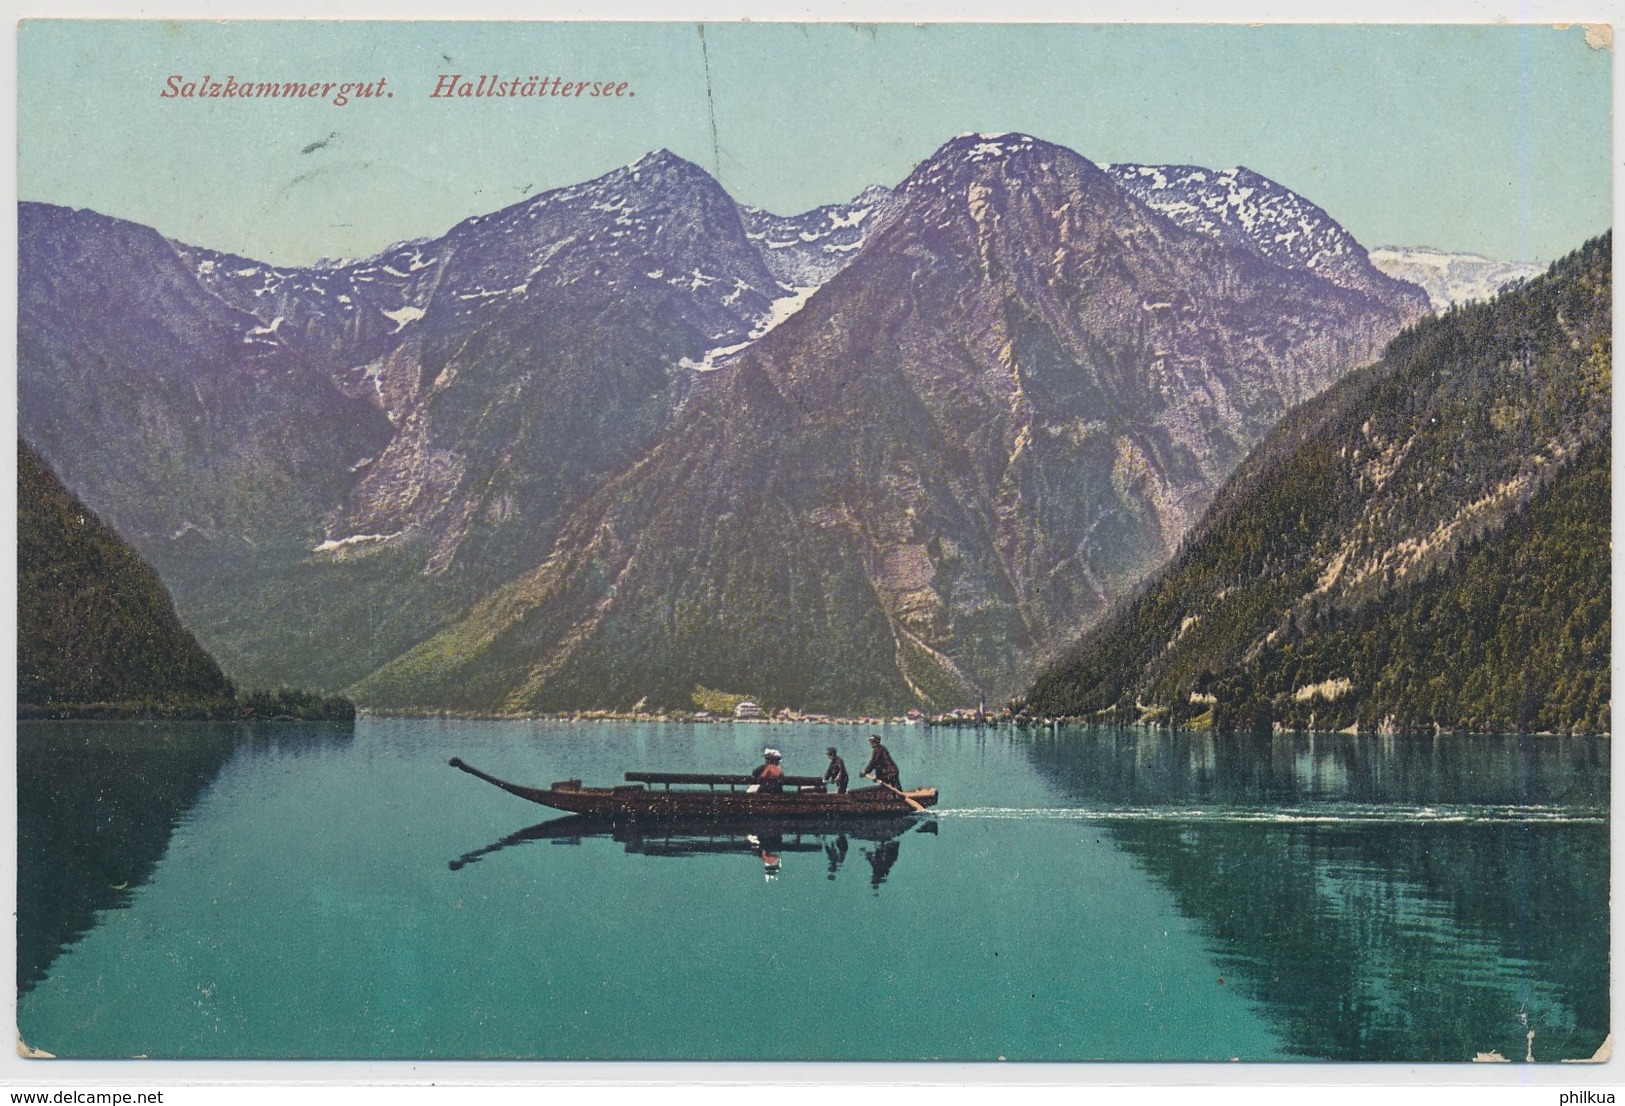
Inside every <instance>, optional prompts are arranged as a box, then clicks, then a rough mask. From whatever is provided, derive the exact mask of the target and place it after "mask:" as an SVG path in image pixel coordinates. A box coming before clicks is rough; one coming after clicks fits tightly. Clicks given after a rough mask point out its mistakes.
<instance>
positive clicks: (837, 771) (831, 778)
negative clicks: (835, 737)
mask: <svg viewBox="0 0 1625 1106" xmlns="http://www.w3.org/2000/svg"><path fill="white" fill-rule="evenodd" d="M847 779H848V777H847V774H846V761H844V760H842V759H841V755H840V754H839V753H837V752H836V751H835V746H833V745H831V746H830V747H829V767H828V768H826V769H824V782H825V783H827V784H828V783H833V784H834V785H835V793H836V794H837V795H845V794H846V783H847Z"/></svg>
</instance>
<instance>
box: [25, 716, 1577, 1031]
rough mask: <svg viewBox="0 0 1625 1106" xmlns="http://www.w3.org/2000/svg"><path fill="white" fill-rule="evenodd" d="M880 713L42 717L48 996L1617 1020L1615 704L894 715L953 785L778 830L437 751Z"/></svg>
mask: <svg viewBox="0 0 1625 1106" xmlns="http://www.w3.org/2000/svg"><path fill="white" fill-rule="evenodd" d="M869 732H870V731H868V730H860V729H857V728H854V727H847V726H819V725H789V726H782V725H776V726H771V727H769V726H765V725H746V724H723V725H711V726H687V725H662V724H647V723H646V724H638V725H631V724H612V723H581V724H571V723H560V722H534V723H514V722H465V721H418V720H413V721H395V720H377V719H366V720H362V721H360V722H358V723H357V724H356V725H355V726H354V728H353V729H352V728H350V727H334V726H319V725H298V724H291V723H290V724H284V725H278V726H260V727H242V726H209V725H202V724H191V725H159V724H114V723H90V724H71V723H29V724H23V725H21V726H20V733H19V748H18V776H19V830H18V838H19V856H20V870H19V873H18V903H19V907H18V909H19V920H18V961H19V964H18V978H19V983H20V992H21V993H20V995H19V1000H18V1023H19V1028H20V1032H21V1035H22V1037H23V1039H24V1040H25V1041H26V1042H27V1044H28V1045H30V1046H31V1047H34V1048H39V1049H44V1050H45V1051H47V1052H50V1053H53V1054H55V1055H57V1056H63V1057H124V1056H137V1055H141V1056H149V1057H154V1058H167V1057H197V1058H209V1057H253V1058H274V1057H287V1058H312V1059H315V1058H341V1057H354V1058H424V1059H430V1058H444V1059H453V1058H457V1059H492V1058H510V1057H512V1058H537V1059H610V1060H613V1059H703V1060H731V1059H740V1060H758V1059H788V1060H920V1059H942V1060H997V1059H999V1058H1001V1057H1002V1058H1006V1059H1008V1060H1011V1061H1022V1060H1026V1061H1037V1060H1044V1061H1052V1060H1090V1059H1103V1060H1134V1061H1156V1060H1230V1059H1232V1058H1240V1059H1243V1060H1294V1059H1334V1060H1360V1059H1369V1060H1440V1061H1466V1060H1470V1059H1472V1058H1473V1056H1474V1055H1475V1054H1477V1053H1483V1052H1490V1051H1497V1052H1499V1053H1501V1054H1502V1055H1504V1056H1506V1057H1507V1058H1509V1059H1514V1060H1521V1059H1523V1058H1524V1057H1525V1055H1526V1054H1532V1055H1533V1056H1534V1058H1535V1059H1537V1060H1558V1059H1564V1058H1578V1057H1589V1056H1590V1055H1592V1053H1593V1052H1595V1051H1596V1049H1597V1047H1598V1046H1599V1045H1600V1044H1601V1043H1602V1041H1603V1038H1604V1037H1605V1036H1606V1035H1607V1032H1608V975H1609V972H1608V952H1609V948H1608V925H1609V915H1608V821H1607V820H1608V771H1609V747H1608V743H1607V741H1606V740H1596V739H1579V738H1574V739H1569V738H1524V739H1520V738H1516V737H1504V738H1502V737H1456V738H1452V737H1440V738H1434V739H1421V740H1406V739H1394V738H1379V737H1350V736H1342V735H1335V736H1333V735H1315V736H1291V735H1276V736H1273V737H1267V736H1264V737H1250V736H1234V737H1214V736H1208V735H1199V734H1172V735H1170V734H1165V733H1148V732H1142V731H1095V730H1071V731H1064V730H1063V731H1060V732H1058V733H1051V732H1047V731H1046V732H1021V731H1015V730H1011V729H994V728H988V729H980V730H978V729H943V728H928V727H924V726H911V727H903V726H891V727H886V728H885V729H884V730H882V731H879V732H882V733H883V735H884V739H885V741H886V743H887V745H888V747H889V748H890V749H891V750H892V752H893V754H894V756H895V757H896V759H897V761H898V763H899V765H900V767H901V770H902V774H903V783H904V784H905V786H921V785H933V786H936V787H938V788H939V789H940V790H941V804H940V806H939V807H938V808H937V809H935V810H934V811H932V813H931V814H930V815H929V816H927V817H916V818H914V819H912V820H905V821H903V822H901V823H899V824H896V825H893V826H890V827H885V826H881V827H873V826H860V827H853V828H852V829H850V830H849V831H848V832H846V833H837V832H835V831H833V830H832V831H830V832H820V833H809V834H802V835H799V836H797V835H786V836H784V837H783V838H782V839H774V838H772V837H768V838H767V839H766V840H763V839H762V837H761V835H758V837H757V840H756V841H752V840H750V839H748V838H747V837H746V836H745V835H744V833H743V832H735V831H732V830H730V829H729V828H727V827H680V828H679V831H670V830H662V829H658V828H657V829H649V830H645V831H643V832H642V833H640V834H629V833H624V832H623V833H621V834H619V835H618V836H617V835H614V834H611V833H608V832H597V833H582V832H581V830H580V828H579V826H578V825H577V824H575V823H569V822H566V823H562V824H558V825H549V823H550V822H554V821H555V819H556V818H562V817H563V815H562V814H561V813H557V812H552V811H549V810H547V809H546V808H543V807H539V806H535V805H533V804H529V803H526V802H524V801H522V800H520V799H517V798H515V797H513V796H511V795H508V794H506V793H504V792H501V791H499V790H497V789H496V788H493V787H491V786H490V785H488V784H485V783H482V782H480V781H478V780H475V779H473V778H472V777H470V776H467V775H464V774H463V773H460V772H457V771H455V770H453V769H451V768H449V767H448V766H447V764H446V761H447V759H448V758H449V757H451V756H460V757H462V758H463V759H465V760H466V761H468V762H469V763H470V764H472V765H474V766H476V767H479V768H481V769H483V770H485V771H487V772H490V773H492V774H494V775H497V776H500V777H503V778H506V779H511V780H514V781H516V782H522V783H529V784H544V785H545V784H547V783H549V782H551V781H553V780H557V779H565V778H572V777H576V778H580V779H582V780H584V781H586V782H588V783H590V784H593V783H596V784H603V783H608V782H612V781H614V782H618V781H619V780H620V778H621V775H622V773H623V772H625V771H627V770H629V769H643V770H658V771H691V772H701V771H720V772H743V771H747V770H748V769H749V768H751V767H752V766H754V765H755V764H756V763H758V762H759V756H758V754H759V752H760V750H761V747H762V746H763V745H764V744H768V743H771V744H772V745H774V746H776V747H778V748H780V749H783V750H784V751H785V753H786V761H785V766H786V770H787V771H789V772H791V773H792V774H803V773H805V774H820V773H821V772H822V769H823V765H824V763H825V761H824V756H823V749H824V747H825V746H826V745H829V744H835V745H838V746H840V747H841V749H842V752H843V755H844V756H845V757H846V758H847V761H848V764H849V765H850V766H851V767H852V768H853V769H854V770H855V769H856V768H857V767H858V766H859V765H861V764H862V762H863V759H864V755H865V753H864V745H865V741H864V739H865V738H866V737H867V735H868V733H869ZM764 850H767V851H770V852H772V853H774V854H775V855H777V856H778V858H779V865H778V868H777V871H776V872H775V871H770V870H769V869H768V867H767V865H765V864H764V862H763V859H762V855H761V854H762V852H763V851H764ZM1530 1034H1533V1036H1532V1037H1531V1036H1530Z"/></svg>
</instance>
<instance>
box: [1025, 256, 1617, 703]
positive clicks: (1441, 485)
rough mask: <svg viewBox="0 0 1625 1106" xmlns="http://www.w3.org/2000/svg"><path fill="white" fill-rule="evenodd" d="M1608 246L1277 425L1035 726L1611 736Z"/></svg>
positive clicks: (1399, 348)
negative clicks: (1083, 723)
mask: <svg viewBox="0 0 1625 1106" xmlns="http://www.w3.org/2000/svg"><path fill="white" fill-rule="evenodd" d="M1611 239H1612V236H1611V234H1610V235H1604V236H1602V237H1600V238H1598V239H1595V240H1593V241H1591V242H1589V243H1587V244H1586V245H1585V246H1584V247H1582V248H1581V249H1580V250H1579V251H1577V252H1576V253H1574V254H1572V255H1570V256H1569V257H1567V258H1565V259H1564V260H1562V261H1560V262H1558V263H1557V264H1556V265H1554V266H1553V267H1552V269H1551V270H1550V271H1549V272H1548V273H1547V274H1546V275H1544V276H1542V277H1538V278H1536V279H1534V280H1531V281H1529V282H1528V283H1526V284H1523V285H1521V286H1518V287H1515V288H1512V289H1510V290H1508V291H1507V292H1505V293H1503V294H1502V295H1500V296H1499V297H1497V298H1496V299H1494V300H1492V301H1490V302H1489V303H1485V304H1474V305H1470V306H1468V307H1465V308H1458V309H1452V310H1451V311H1450V312H1448V313H1447V314H1445V315H1443V316H1441V317H1438V318H1436V319H1432V320H1429V321H1426V322H1423V323H1421V324H1419V325H1417V326H1415V327H1414V328H1412V329H1410V330H1408V331H1406V332H1405V333H1404V334H1402V335H1401V336H1400V337H1399V338H1397V339H1395V341H1394V342H1393V343H1392V344H1391V345H1390V347H1389V349H1388V351H1387V353H1386V355H1385V356H1384V358H1383V359H1382V360H1381V361H1380V362H1378V363H1377V364H1376V365H1374V366H1371V367H1370V368H1368V369H1365V370H1362V371H1361V372H1359V373H1356V374H1354V375H1352V376H1351V377H1349V378H1347V379H1346V380H1344V381H1343V382H1341V383H1340V384H1338V385H1337V386H1335V387H1334V388H1332V389H1330V390H1329V391H1328V392H1327V393H1326V394H1325V395H1323V396H1322V397H1320V398H1319V399H1317V400H1315V401H1312V402H1311V403H1308V404H1305V405H1304V406H1303V407H1302V408H1300V409H1299V410H1298V411H1297V412H1295V413H1294V414H1293V415H1292V416H1290V417H1289V418H1288V419H1287V420H1286V422H1285V423H1283V424H1282V426H1281V427H1280V428H1279V429H1278V430H1277V432H1276V433H1274V434H1273V435H1271V436H1270V438H1268V439H1267V440H1266V441H1265V442H1264V444H1262V445H1261V446H1260V447H1259V448H1258V449H1257V450H1255V451H1254V453H1253V455H1252V456H1251V457H1250V458H1249V459H1248V461H1247V462H1246V464H1244V465H1243V467H1242V469H1241V470H1240V471H1239V472H1238V474H1237V476H1236V478H1235V479H1234V480H1233V481H1232V482H1231V484H1230V485H1229V487H1228V488H1227V489H1226V490H1225V491H1224V492H1222V493H1221V495H1220V496H1219V498H1218V500H1217V501H1216V502H1215V505H1214V507H1213V509H1212V510H1211V511H1210V513H1209V515H1208V516H1207V518H1206V519H1205V520H1204V522H1203V523H1202V524H1201V525H1200V526H1199V527H1198V528H1197V529H1196V531H1195V532H1194V533H1193V535H1192V537H1191V538H1190V539H1189V540H1188V542H1187V544H1186V546H1185V548H1184V549H1183V550H1182V551H1181V553H1180V555H1179V556H1178V557H1177V558H1175V560H1174V562H1173V563H1172V565H1171V566H1170V567H1169V569H1168V570H1167V571H1165V572H1164V573H1163V574H1161V575H1160V576H1159V577H1158V578H1157V579H1156V580H1155V581H1154V582H1153V583H1152V584H1151V585H1150V586H1149V587H1148V588H1147V589H1146V590H1145V591H1144V592H1143V593H1142V594H1141V595H1140V597H1139V598H1137V599H1136V600H1135V601H1133V602H1132V603H1130V604H1128V605H1127V606H1126V607H1125V608H1124V609H1122V610H1121V611H1120V612H1119V613H1118V614H1117V615H1116V616H1114V617H1113V618H1111V619H1110V620H1108V621H1107V622H1106V623H1105V624H1104V625H1102V626H1101V627H1100V628H1099V629H1098V630H1097V631H1095V632H1093V633H1091V634H1089V635H1087V636H1086V637H1085V638H1084V640H1083V641H1082V642H1081V643H1080V644H1079V645H1078V646H1076V647H1075V648H1074V649H1073V650H1071V651H1070V653H1068V654H1067V655H1066V656H1065V657H1063V658H1062V660H1061V661H1060V662H1059V663H1057V664H1056V665H1054V666H1053V667H1052V668H1051V669H1049V670H1048V671H1047V672H1046V673H1045V674H1044V675H1043V676H1042V677H1041V678H1040V679H1039V680H1038V681H1037V682H1036V683H1035V684H1034V686H1033V688H1032V689H1031V692H1030V694H1029V695H1028V697H1027V709H1028V710H1029V711H1031V712H1033V713H1038V714H1044V715H1065V716H1086V717H1090V718H1094V719H1097V720H1102V721H1106V720H1109V721H1128V722H1135V721H1150V722H1159V723H1163V722H1166V723H1172V724H1188V725H1196V726H1209V725H1211V726H1216V727H1219V728H1227V729H1228V728H1258V727H1268V726H1272V725H1281V726H1291V727H1307V728H1316V729H1340V728H1344V727H1347V726H1350V725H1355V724H1358V725H1359V726H1360V727H1361V728H1362V729H1373V728H1376V729H1391V730H1396V731H1402V732H1403V731H1415V730H1432V729H1434V728H1435V727H1440V728H1445V729H1452V730H1481V731H1509V730H1518V731H1543V730H1549V731H1574V732H1604V731H1607V730H1608V728H1609V633H1610V628H1611V623H1610V607H1609V603H1610V577H1609V566H1610V524H1609V502H1610V475H1609V472H1610V470H1609V463H1610V448H1609V431H1610V402H1611V364H1612V348H1611V344H1610V321H1611V296H1612V287H1611V282H1610V275H1609V265H1610V252H1611V245H1612V242H1611Z"/></svg>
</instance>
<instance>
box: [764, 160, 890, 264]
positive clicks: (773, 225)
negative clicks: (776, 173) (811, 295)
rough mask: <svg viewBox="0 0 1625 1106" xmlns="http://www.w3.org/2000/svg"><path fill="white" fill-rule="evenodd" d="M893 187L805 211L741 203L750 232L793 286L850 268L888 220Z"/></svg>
mask: <svg viewBox="0 0 1625 1106" xmlns="http://www.w3.org/2000/svg"><path fill="white" fill-rule="evenodd" d="M890 199H891V191H890V190H889V189H886V188H881V187H880V186H879V185H873V186H871V187H869V188H866V189H864V190H863V191H862V192H860V193H858V195H856V196H854V197H853V198H852V199H851V200H849V201H847V202H846V203H841V204H826V205H824V206H823V207H815V208H813V209H812V210H811V211H804V212H802V213H801V214H799V215H775V214H773V213H772V212H770V211H763V210H762V209H761V208H756V207H749V206H747V205H744V204H741V205H740V206H739V220H740V222H742V223H743V224H744V226H745V237H746V238H747V239H748V240H749V241H750V243H751V245H753V246H755V247H756V250H757V252H758V253H760V254H761V255H762V263H763V264H764V265H766V266H767V271H768V272H770V273H772V274H773V279H774V280H776V281H778V282H779V284H780V285H783V286H786V287H790V288H805V287H808V286H812V287H817V286H820V285H823V284H825V283H827V282H828V281H829V279H830V278H831V277H833V276H834V275H835V274H836V273H838V272H840V271H841V270H842V269H843V268H845V267H846V263H847V261H848V260H850V258H851V257H852V256H853V255H854V254H856V253H857V251H858V250H860V249H862V248H863V244H864V243H865V242H867V241H868V240H869V236H870V235H871V234H873V233H874V231H875V229H876V228H877V227H878V226H880V225H881V223H882V222H883V221H884V218H885V214H886V210H887V207H888V202H889V200H890Z"/></svg>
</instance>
